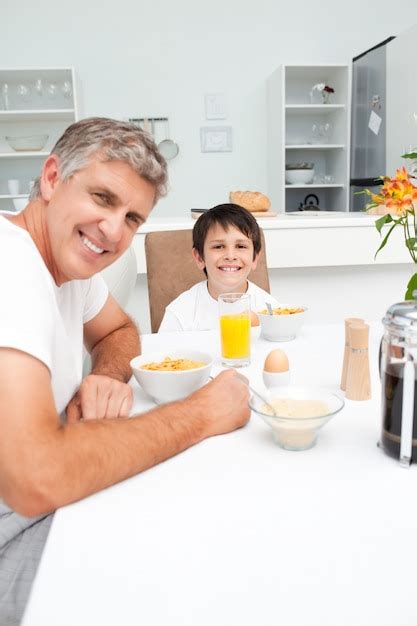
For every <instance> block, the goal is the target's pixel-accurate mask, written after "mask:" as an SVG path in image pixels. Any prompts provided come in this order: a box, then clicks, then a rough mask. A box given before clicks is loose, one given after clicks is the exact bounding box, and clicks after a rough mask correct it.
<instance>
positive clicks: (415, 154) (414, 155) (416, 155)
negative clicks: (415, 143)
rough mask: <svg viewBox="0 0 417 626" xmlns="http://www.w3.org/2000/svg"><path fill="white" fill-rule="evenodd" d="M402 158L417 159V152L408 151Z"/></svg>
mask: <svg viewBox="0 0 417 626" xmlns="http://www.w3.org/2000/svg"><path fill="white" fill-rule="evenodd" d="M401 158H402V159H417V152H407V154H402V155H401Z"/></svg>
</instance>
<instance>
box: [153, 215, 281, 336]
mask: <svg viewBox="0 0 417 626" xmlns="http://www.w3.org/2000/svg"><path fill="white" fill-rule="evenodd" d="M260 251H261V232H260V229H259V226H258V223H257V221H256V220H255V218H254V217H253V215H251V213H249V211H246V209H243V208H242V207H240V206H238V205H237V204H219V205H218V206H215V207H214V208H213V209H210V210H209V211H207V213H203V215H201V217H199V218H198V220H197V222H196V223H195V226H194V229H193V250H192V254H193V257H194V260H195V262H196V264H197V266H198V267H199V269H201V270H203V271H204V273H205V274H206V276H207V280H203V281H202V282H200V283H197V284H196V285H194V286H193V287H191V289H189V290H188V291H185V292H184V293H182V294H181V295H180V296H178V298H176V299H175V300H173V302H171V303H170V304H169V305H168V306H167V308H166V311H165V315H164V318H163V320H162V323H161V326H160V328H159V331H158V332H170V331H176V330H212V329H215V328H217V327H218V324H219V321H218V320H219V312H218V304H217V298H218V296H219V295H220V294H221V293H231V292H233V293H249V294H250V296H251V308H252V310H253V311H260V310H262V309H265V308H266V305H265V302H271V304H272V305H273V306H277V302H276V300H275V299H274V298H273V297H272V296H271V295H270V294H269V293H267V292H266V291H264V290H263V289H261V288H260V287H258V286H257V285H255V284H254V283H251V282H250V281H248V279H247V278H248V274H249V272H250V271H251V270H253V269H255V267H256V264H257V262H258V258H259V253H260Z"/></svg>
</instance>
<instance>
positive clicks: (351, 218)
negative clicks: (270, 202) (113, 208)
mask: <svg viewBox="0 0 417 626" xmlns="http://www.w3.org/2000/svg"><path fill="white" fill-rule="evenodd" d="M377 217H379V216H377ZM377 217H376V216H374V215H366V214H365V213H343V212H339V211H320V212H319V213H313V212H312V211H309V212H307V211H295V212H294V213H292V214H278V215H277V217H260V218H257V221H258V224H259V226H261V227H262V229H263V230H276V229H294V228H296V229H297V228H334V227H358V226H360V227H363V226H370V227H373V226H374V224H375V220H376V219H377ZM194 224H195V219H193V218H191V217H189V218H188V217H181V216H172V217H169V216H166V217H150V218H149V219H148V221H147V222H146V224H144V225H143V226H142V227H141V228H140V231H139V232H138V233H137V235H138V236H140V235H145V234H146V233H151V232H155V231H163V230H187V229H192V228H193V226H194Z"/></svg>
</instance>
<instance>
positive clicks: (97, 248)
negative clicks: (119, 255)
mask: <svg viewBox="0 0 417 626" xmlns="http://www.w3.org/2000/svg"><path fill="white" fill-rule="evenodd" d="M78 232H79V234H80V238H81V241H82V243H83V244H84V246H85V247H86V248H87V249H88V250H90V251H91V252H95V254H103V253H104V252H108V250H105V249H104V248H101V247H100V246H98V245H96V244H95V243H93V242H92V241H91V239H90V238H89V237H87V235H85V234H84V233H83V232H82V231H78Z"/></svg>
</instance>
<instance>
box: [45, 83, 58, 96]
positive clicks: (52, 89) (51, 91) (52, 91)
mask: <svg viewBox="0 0 417 626" xmlns="http://www.w3.org/2000/svg"><path fill="white" fill-rule="evenodd" d="M46 94H47V96H48V98H49V99H50V100H55V98H56V96H57V86H56V84H55V83H49V84H48V86H47V87H46Z"/></svg>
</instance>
